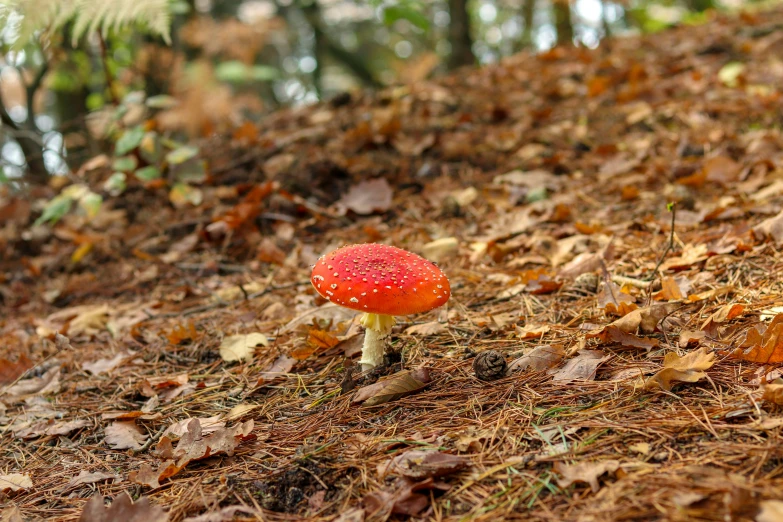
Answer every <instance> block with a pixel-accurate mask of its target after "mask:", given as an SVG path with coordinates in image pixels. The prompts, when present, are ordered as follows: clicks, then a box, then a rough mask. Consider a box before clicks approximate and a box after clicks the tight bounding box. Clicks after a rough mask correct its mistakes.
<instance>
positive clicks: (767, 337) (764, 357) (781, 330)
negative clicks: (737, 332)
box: [731, 314, 783, 364]
mask: <svg viewBox="0 0 783 522" xmlns="http://www.w3.org/2000/svg"><path fill="white" fill-rule="evenodd" d="M731 355H732V357H734V358H736V359H742V360H743V361H750V362H756V363H762V364H777V363H781V362H783V314H778V315H776V316H775V317H774V318H773V319H772V322H771V323H769V326H768V327H767V328H766V330H764V331H763V332H761V331H760V330H759V329H758V327H756V328H751V329H750V330H748V333H747V336H746V337H745V340H744V341H743V342H742V344H741V345H740V347H739V348H737V349H736V350H734V352H732V354H731Z"/></svg>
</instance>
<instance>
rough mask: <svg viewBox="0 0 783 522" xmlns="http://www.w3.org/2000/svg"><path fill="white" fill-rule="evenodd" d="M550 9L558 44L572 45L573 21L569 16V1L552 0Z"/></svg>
mask: <svg viewBox="0 0 783 522" xmlns="http://www.w3.org/2000/svg"><path fill="white" fill-rule="evenodd" d="M552 10H553V12H554V19H555V31H557V43H558V45H572V44H573V43H574V22H573V20H572V18H571V3H570V2H569V0H554V1H553V2H552Z"/></svg>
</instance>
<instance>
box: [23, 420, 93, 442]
mask: <svg viewBox="0 0 783 522" xmlns="http://www.w3.org/2000/svg"><path fill="white" fill-rule="evenodd" d="M90 424H91V423H90V421H88V420H87V419H80V420H72V421H67V422H66V421H55V420H54V419H49V420H44V421H40V422H36V423H34V424H31V425H30V426H28V427H27V428H22V429H19V430H16V431H14V435H15V436H16V437H19V438H20V439H31V438H34V437H41V436H56V435H68V434H69V433H71V432H72V431H74V430H78V429H80V428H84V427H86V426H89V425H90Z"/></svg>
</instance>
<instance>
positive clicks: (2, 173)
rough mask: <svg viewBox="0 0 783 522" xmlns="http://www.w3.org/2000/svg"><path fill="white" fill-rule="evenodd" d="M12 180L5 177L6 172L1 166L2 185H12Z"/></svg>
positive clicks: (0, 178) (0, 181)
mask: <svg viewBox="0 0 783 522" xmlns="http://www.w3.org/2000/svg"><path fill="white" fill-rule="evenodd" d="M10 181H11V180H10V179H8V176H6V175H5V170H3V167H2V166H0V183H10Z"/></svg>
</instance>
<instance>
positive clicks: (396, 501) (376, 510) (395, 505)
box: [362, 477, 449, 520]
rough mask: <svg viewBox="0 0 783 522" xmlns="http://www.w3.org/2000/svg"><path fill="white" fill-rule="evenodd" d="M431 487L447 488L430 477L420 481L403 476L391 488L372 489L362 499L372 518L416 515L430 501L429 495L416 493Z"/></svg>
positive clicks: (385, 518)
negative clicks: (372, 490)
mask: <svg viewBox="0 0 783 522" xmlns="http://www.w3.org/2000/svg"><path fill="white" fill-rule="evenodd" d="M432 489H440V490H448V489H449V487H448V486H447V485H441V484H438V483H436V482H435V481H434V480H433V479H432V478H428V479H425V480H423V481H421V482H413V481H412V480H411V479H408V478H406V477H403V478H402V479H398V480H397V481H396V482H395V483H394V484H393V485H392V486H391V488H387V489H383V490H380V491H374V492H372V493H368V494H367V495H365V496H364V499H363V501H362V503H363V505H364V508H365V511H366V514H367V517H368V518H370V517H373V519H374V520H387V519H388V518H389V516H390V515H392V514H396V515H408V516H416V515H418V514H419V513H421V512H422V511H424V510H425V509H426V508H427V506H429V503H430V495H429V494H427V495H424V494H422V493H418V492H419V491H428V490H432Z"/></svg>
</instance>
